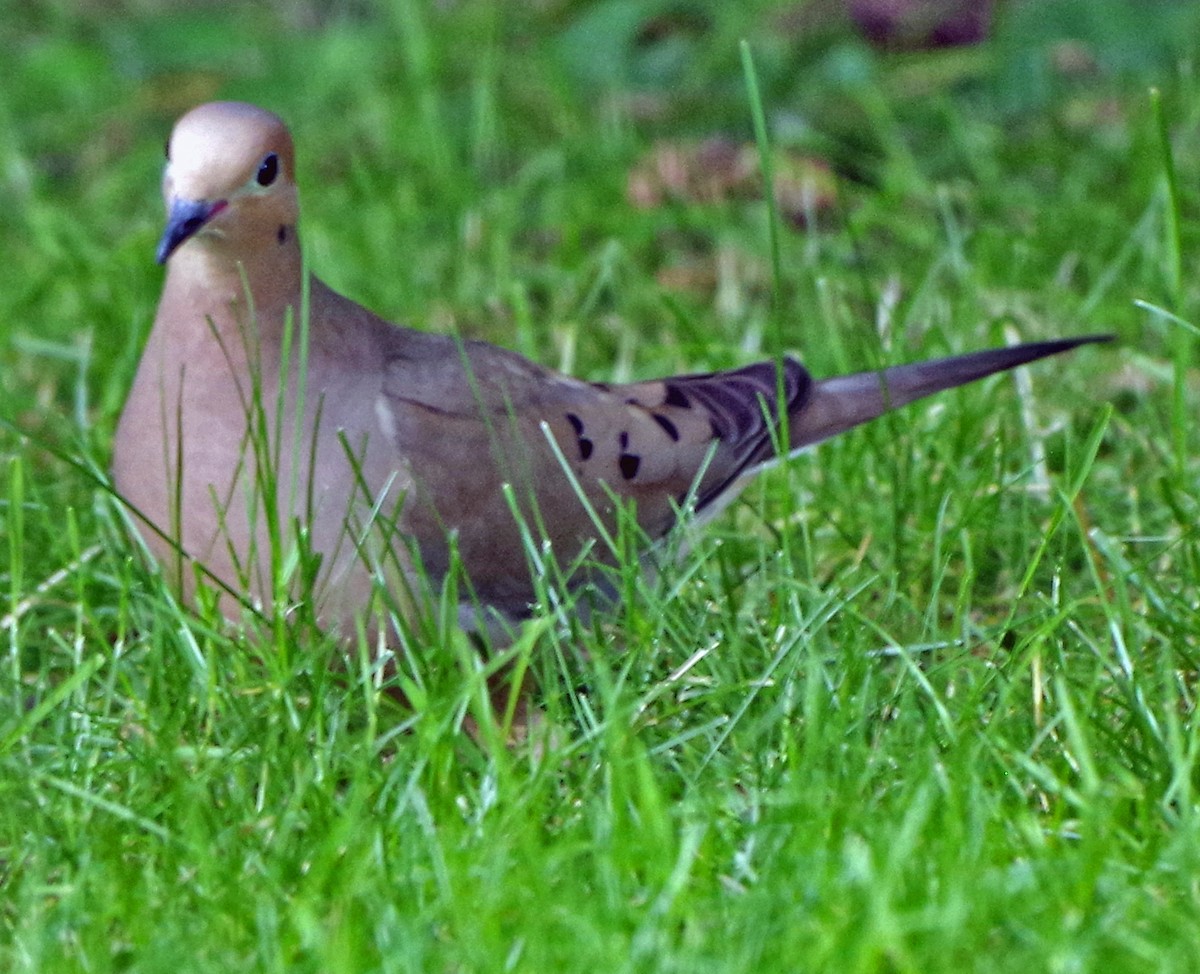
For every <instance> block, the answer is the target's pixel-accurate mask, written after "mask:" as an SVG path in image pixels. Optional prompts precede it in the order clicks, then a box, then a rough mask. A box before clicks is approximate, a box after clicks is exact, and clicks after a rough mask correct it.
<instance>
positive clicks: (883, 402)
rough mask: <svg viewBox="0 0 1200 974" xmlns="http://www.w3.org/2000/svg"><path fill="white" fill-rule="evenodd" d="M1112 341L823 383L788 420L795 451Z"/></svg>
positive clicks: (1065, 343)
mask: <svg viewBox="0 0 1200 974" xmlns="http://www.w3.org/2000/svg"><path fill="white" fill-rule="evenodd" d="M1111 340H1112V336H1111V335H1085V336H1083V337H1081V338H1065V339H1060V340H1057V341H1048V342H1029V343H1027V344H1024V345H1013V346H1010V347H1008V348H994V349H988V350H987V351H983V352H972V353H971V354H969V355H955V356H952V357H950V358H942V359H934V360H932V361H929V362H916V363H914V364H912V365H897V366H893V367H891V368H887V369H882V370H880V371H877V372H859V373H857V374H856V375H846V376H839V377H837V378H833V379H822V380H821V381H819V382H816V383H814V385H813V387H812V390H811V395H810V397H809V398H808V400H807V402H805V404H804V406H803V408H801V409H800V410H798V411H797V412H796V413H794V414H793V415H791V416H789V417H788V439H789V446H790V448H791V449H792V450H793V451H795V450H800V449H803V448H804V447H807V446H812V445H813V444H815V443H820V442H821V441H822V440H827V439H829V438H830V437H831V436H836V435H837V434H838V433H842V432H844V431H845V430H848V429H851V428H853V427H855V426H858V425H859V424H861V423H865V422H868V421H869V420H872V419H875V418H876V417H878V416H882V415H883V414H884V413H886V412H888V411H889V410H892V409H897V408H899V407H900V406H903V405H905V404H907V403H910V402H913V401H914V400H916V399H921V398H923V397H925V396H930V395H933V394H934V393H935V392H941V391H943V390H944V389H953V388H954V387H955V386H961V385H965V384H966V383H968V382H974V381H975V380H976V379H982V378H985V377H986V376H989V375H993V374H995V373H997V372H1003V371H1005V370H1007V369H1012V368H1016V367H1017V366H1018V365H1025V364H1026V363H1028V362H1035V361H1037V360H1038V359H1041V358H1045V357H1046V356H1048V355H1057V354H1059V353H1060V352H1066V351H1070V350H1071V349H1073V348H1077V347H1078V346H1080V345H1086V344H1089V343H1091V342H1107V341H1111Z"/></svg>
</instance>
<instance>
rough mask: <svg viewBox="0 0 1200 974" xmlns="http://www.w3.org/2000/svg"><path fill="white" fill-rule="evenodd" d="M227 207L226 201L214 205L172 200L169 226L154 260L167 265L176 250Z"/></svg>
mask: <svg viewBox="0 0 1200 974" xmlns="http://www.w3.org/2000/svg"><path fill="white" fill-rule="evenodd" d="M225 206H226V202H225V200H217V201H216V202H212V203H210V202H209V201H208V200H184V199H175V200H172V201H171V205H170V208H169V209H168V211H167V226H166V229H165V230H163V235H162V239H160V240H159V241H158V250H157V251H156V252H155V254H154V259H155V260H156V261H157V262H158V263H160V264H165V263H166V262H167V258H168V257H170V256H171V254H173V253H175V248H177V247H178V246H179V245H180V244H181V243H183V242H184V241H185V240H187V239H188V238H189V237H191V236H194V235H195V234H196V232H197V231H198V230H199V229H200V228H201V227H202V226H204V224H206V223H207V222H208V221H209V220H211V219H212V218H213V217H214V216H216V215H217V214H218V213H219V212H220V211H221V210H223V209H225Z"/></svg>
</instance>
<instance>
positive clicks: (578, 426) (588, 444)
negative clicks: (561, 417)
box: [566, 413, 595, 460]
mask: <svg viewBox="0 0 1200 974" xmlns="http://www.w3.org/2000/svg"><path fill="white" fill-rule="evenodd" d="M566 416H567V422H568V423H570V424H571V429H573V430H574V431H575V442H576V444H577V445H578V447H579V459H581V460H587V459H588V458H589V457H590V456H591V455H592V450H594V449H595V444H594V443H593V442H592V441H591V440H589V439H588V438H587V437H586V436H584V435H583V420H582V419H580V418H579V417H578V416H576V415H575V414H574V413H567V414H566Z"/></svg>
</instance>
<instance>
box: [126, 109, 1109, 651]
mask: <svg viewBox="0 0 1200 974" xmlns="http://www.w3.org/2000/svg"><path fill="white" fill-rule="evenodd" d="M293 161H294V153H293V147H292V140H291V136H290V135H289V133H288V131H287V128H286V126H285V125H284V124H283V122H282V121H281V120H280V119H278V118H277V117H276V116H274V115H272V114H271V113H269V112H266V111H263V110H262V109H259V108H256V107H254V106H251V105H244V104H238V103H232V102H220V103H213V104H208V105H202V106H200V107H199V108H196V109H194V110H193V111H191V112H189V113H188V114H186V115H185V116H184V117H183V118H182V119H180V121H179V122H178V123H177V125H176V126H175V129H174V132H173V134H172V136H171V140H170V143H169V162H168V165H167V168H166V173H165V176H164V180H163V193H164V197H165V200H166V204H167V210H168V224H167V228H166V231H165V233H164V235H163V238H162V242H161V244H160V247H159V253H158V259H159V261H160V262H164V263H166V264H167V276H166V282H165V285H164V288H163V294H162V300H161V303H160V305H159V308H158V313H157V316H156V318H155V322H154V328H153V330H152V331H151V334H150V337H149V340H148V342H147V344H146V349H145V353H144V355H143V358H142V361H141V364H140V366H139V368H138V372H137V376H136V378H135V380H134V384H133V388H132V390H131V391H130V394H129V399H128V402H127V403H126V406H125V410H124V413H123V414H122V416H121V420H120V423H119V425H118V428H117V435H116V442H115V449H114V456H113V472H114V477H115V480H116V485H117V487H118V489H119V490H120V491H121V493H122V494H123V496H124V497H125V498H126V499H127V500H128V501H129V503H130V505H131V506H132V507H133V508H134V510H135V511H136V512H137V513H138V514H139V516H140V517H141V518H143V519H144V520H143V526H144V530H143V535H144V536H145V537H146V539H147V542H148V544H149V545H150V547H151V549H152V550H153V551H154V552H155V554H156V555H157V556H158V557H159V559H160V560H161V561H162V562H163V564H164V565H165V566H167V568H168V569H169V570H170V571H171V573H172V575H173V576H174V577H176V578H177V580H178V581H179V582H180V583H181V584H182V585H183V587H184V590H185V593H188V594H190V593H191V592H192V591H193V586H194V577H195V573H194V571H192V570H190V569H189V568H188V567H187V563H189V562H193V561H194V562H197V563H199V564H200V565H202V566H203V568H204V570H205V571H207V572H208V573H210V574H211V576H212V577H214V578H215V579H217V580H219V582H220V583H222V584H223V585H225V586H227V587H228V588H229V589H231V590H232V591H233V592H235V593H240V594H244V595H246V596H248V597H249V598H251V599H252V600H258V601H267V600H268V599H269V598H270V595H271V593H272V592H277V591H278V589H279V585H280V583H282V584H283V585H284V586H291V587H292V589H293V590H297V591H298V590H299V588H298V583H297V582H296V575H297V574H299V573H296V574H293V575H291V576H288V575H287V565H288V561H287V558H286V555H287V551H286V550H285V551H284V552H283V555H284V557H282V558H280V557H278V555H279V552H276V553H275V555H274V556H273V555H272V551H271V544H270V541H271V538H272V537H273V536H275V537H282V538H283V539H284V543H285V548H286V547H287V546H289V545H292V544H294V543H295V541H296V538H297V537H298V533H303V534H304V537H305V539H306V540H305V544H306V545H308V546H310V547H311V550H312V551H313V552H316V553H318V554H319V555H320V564H319V568H318V569H317V570H316V579H317V581H316V586H315V589H314V592H315V598H316V599H317V603H318V604H317V607H316V608H317V613H318V615H319V617H320V618H322V620H323V621H324V622H325V623H326V624H328V625H331V626H335V627H341V628H343V629H345V630H347V631H352V626H353V622H354V620H355V618H356V616H358V615H359V614H361V613H362V612H363V611H364V610H365V608H366V606H367V605H368V604H369V603H370V599H371V593H372V579H373V578H376V579H377V578H380V577H382V578H384V579H385V580H386V581H387V584H388V585H389V586H390V587H391V588H392V589H393V590H394V591H395V592H396V593H397V597H398V598H399V599H400V601H401V602H402V603H403V602H404V601H405V596H404V590H405V588H406V585H407V584H408V583H409V581H410V580H411V572H412V565H413V553H414V551H419V554H420V558H421V561H422V563H423V565H424V567H425V570H426V571H427V572H428V573H429V574H430V576H431V577H432V578H434V579H435V580H436V579H437V578H439V577H440V576H441V575H442V574H444V573H445V571H446V570H447V566H448V563H449V558H450V545H449V542H448V538H449V537H451V536H453V537H454V539H455V540H454V544H455V545H456V547H457V550H458V553H459V555H460V556H461V558H462V561H463V563H464V566H465V568H466V570H467V573H468V575H469V577H470V580H471V584H472V586H473V588H474V590H475V592H476V594H477V595H478V598H479V600H480V601H481V603H482V604H483V605H484V606H486V607H489V608H490V609H492V610H496V611H498V612H499V613H500V614H501V615H502V616H503V617H506V618H508V619H514V618H519V617H520V616H522V615H523V614H524V613H526V611H527V609H528V605H529V602H530V599H531V597H532V592H533V586H532V584H531V581H530V575H529V568H528V566H527V561H526V557H525V554H524V551H523V547H522V543H521V535H520V527H519V525H518V521H517V519H515V518H514V517H513V514H512V512H511V508H510V506H509V502H508V500H507V499H506V498H505V495H504V490H503V489H502V485H504V484H508V485H511V489H512V496H513V498H514V500H515V501H516V503H517V505H518V506H519V508H520V509H521V511H522V512H523V514H524V515H525V520H526V522H527V524H528V525H530V526H531V528H532V530H533V532H534V534H535V535H543V536H544V539H545V540H548V541H549V542H550V544H551V546H552V548H553V551H554V552H555V554H556V556H557V558H558V560H559V563H560V564H564V565H565V564H568V563H570V562H571V560H572V559H573V558H575V556H576V555H578V554H579V553H580V552H581V550H582V549H583V548H584V547H585V546H586V545H588V544H589V543H591V542H593V541H594V539H595V538H596V537H597V534H598V531H599V529H598V527H597V524H596V523H595V520H594V516H595V515H598V516H599V518H600V521H601V523H602V524H605V525H611V524H612V523H613V519H614V507H615V500H614V499H615V498H623V499H630V500H632V501H634V502H636V512H637V519H638V522H639V523H640V525H641V526H642V528H643V529H644V530H645V532H646V534H647V535H648V536H649V537H651V538H658V537H661V536H662V535H663V534H665V533H666V532H667V531H668V530H669V529H670V528H671V527H672V525H673V524H674V523H675V522H676V520H677V517H678V514H677V511H678V506H679V504H680V503H681V502H682V501H683V500H684V499H685V498H686V497H689V496H691V497H692V498H693V499H694V503H695V505H696V507H697V509H698V510H700V511H701V512H704V511H706V510H709V511H715V510H716V509H719V507H720V506H722V505H723V504H724V503H725V502H727V501H728V500H729V499H730V497H732V496H733V495H734V494H736V492H737V491H738V490H740V488H741V487H742V486H743V485H744V484H745V483H746V482H747V480H748V479H749V478H750V477H752V476H753V475H754V474H755V473H756V472H757V471H758V470H760V469H761V468H762V467H763V466H765V465H767V464H769V463H770V462H771V461H773V460H774V459H775V449H774V445H773V437H772V428H771V427H772V425H773V422H774V418H775V417H777V416H778V414H779V411H780V407H779V405H778V404H777V402H776V398H777V393H778V391H779V390H782V392H783V397H784V411H785V412H786V413H787V428H788V438H789V439H788V445H789V448H790V450H793V451H794V450H799V449H802V448H804V447H806V446H809V445H811V444H814V443H817V442H819V441H821V440H824V439H826V438H828V437H830V436H833V435H835V434H837V433H840V432H842V431H843V430H847V429H849V428H851V427H853V426H856V425H858V424H859V423H862V422H865V421H867V420H869V419H872V418H874V417H876V416H879V415H880V414H882V413H884V412H886V411H888V410H889V409H894V408H896V407H898V406H902V405H904V404H905V403H907V402H911V401H912V400H914V399H917V398H920V397H922V396H926V395H929V394H931V393H934V392H938V391H939V390H942V389H948V388H951V387H953V386H957V385H961V384H963V383H965V382H970V381H972V380H974V379H978V378H982V377H983V376H986V375H990V374H992V373H994V372H998V371H1001V370H1003V369H1009V368H1012V367H1014V366H1017V365H1021V364H1023V363H1026V362H1031V361H1033V360H1035V359H1038V358H1042V357H1043V356H1046V355H1052V354H1055V353H1057V352H1062V351H1065V350H1067V349H1070V348H1074V347H1075V346H1077V345H1079V344H1082V343H1084V342H1091V341H1098V340H1102V338H1101V337H1100V336H1090V337H1085V338H1076V339H1065V340H1060V341H1052V342H1042V343H1035V344H1028V345H1019V346H1015V347H1011V348H1003V349H995V350H991V351H985V352H980V353H976V354H973V355H965V356H959V357H955V358H948V359H942V360H938V361H933V362H925V363H920V364H916V365H906V366H899V367H895V368H890V369H885V370H883V371H881V372H865V373H861V374H859V375H852V376H845V377H841V378H835V379H827V380H821V381H816V380H814V379H812V378H811V377H810V376H809V374H808V372H807V371H806V370H805V369H804V367H803V366H802V365H800V364H799V363H798V362H795V361H793V360H790V359H789V360H786V361H785V362H784V363H783V366H782V377H779V375H778V372H777V368H776V366H775V364H774V363H759V364H757V365H751V366H748V367H746V368H742V369H737V370H734V371H730V372H723V373H715V374H711V375H687V376H674V377H670V378H665V379H659V380H655V381H649V382H637V383H633V384H630V385H611V386H609V385H597V384H592V383H587V382H582V381H579V380H577V379H573V378H570V377H567V376H564V375H560V374H558V373H555V372H552V371H550V370H548V369H545V368H543V367H541V366H538V365H535V364H533V363H532V362H529V361H527V360H526V359H523V358H521V357H520V356H518V355H516V354H514V353H512V352H508V351H505V350H503V349H500V348H496V347H494V346H492V345H488V344H485V343H482V342H460V341H457V340H455V339H452V338H448V337H444V336H437V335H430V334H425V333H422V332H418V331H414V330H411V329H408V328H403V327H400V326H397V325H393V324H391V323H389V322H386V321H384V320H383V319H381V318H379V317H377V316H376V315H374V314H372V313H371V312H370V311H367V310H366V309H365V308H363V307H361V306H360V305H358V304H356V303H354V302H353V301H351V300H349V299H348V298H345V297H342V296H341V295H339V294H336V293H335V292H333V291H332V290H330V289H329V288H328V287H326V286H325V285H324V284H322V283H321V282H320V281H319V280H318V279H317V278H315V277H312V276H309V277H307V278H306V277H305V274H304V271H303V269H302V262H301V257H300V248H299V243H298V239H297V235H296V224H297V220H298V217H299V207H298V202H297V196H296V188H295V183H294V182H293V179H294V166H293ZM551 440H553V444H554V445H552V443H551ZM577 491H578V492H582V493H583V494H584V495H585V496H586V498H587V499H588V501H589V502H590V505H584V504H582V503H581V502H580V500H579V497H578V493H577ZM588 506H590V507H591V508H592V510H590V511H589V510H588ZM146 525H152V526H153V527H150V528H146V527H145V526H146ZM598 553H600V554H603V552H602V550H598ZM468 614H469V613H468ZM468 621H471V620H468ZM474 621H477V620H474Z"/></svg>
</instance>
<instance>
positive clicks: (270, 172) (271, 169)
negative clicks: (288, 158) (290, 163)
mask: <svg viewBox="0 0 1200 974" xmlns="http://www.w3.org/2000/svg"><path fill="white" fill-rule="evenodd" d="M278 175H279V156H277V155H275V153H274V152H272V153H270V154H269V155H268V156H267V157H266V158H265V159H264V160H263V161H262V163H261V164H260V165H259V167H258V175H257V176H255V177H254V178H255V179H257V180H258V185H259V186H270V185H271V183H273V182H275V177H276V176H278Z"/></svg>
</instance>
